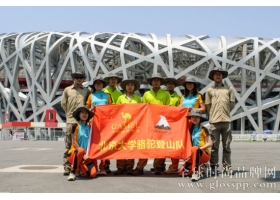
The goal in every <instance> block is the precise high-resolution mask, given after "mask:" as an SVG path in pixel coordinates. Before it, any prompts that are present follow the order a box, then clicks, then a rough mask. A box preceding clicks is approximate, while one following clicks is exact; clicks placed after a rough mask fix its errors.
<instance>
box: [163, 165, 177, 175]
mask: <svg viewBox="0 0 280 200" xmlns="http://www.w3.org/2000/svg"><path fill="white" fill-rule="evenodd" d="M164 173H165V174H176V173H178V169H174V168H173V167H172V166H171V167H169V169H168V170H165V171H164Z"/></svg>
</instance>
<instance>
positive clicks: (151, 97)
mask: <svg viewBox="0 0 280 200" xmlns="http://www.w3.org/2000/svg"><path fill="white" fill-rule="evenodd" d="M143 103H152V104H160V105H170V94H169V92H167V91H165V90H163V89H161V88H160V89H159V90H158V91H157V93H155V92H154V90H153V89H151V90H150V91H147V92H145V93H144V95H143Z"/></svg>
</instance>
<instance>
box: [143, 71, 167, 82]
mask: <svg viewBox="0 0 280 200" xmlns="http://www.w3.org/2000/svg"><path fill="white" fill-rule="evenodd" d="M153 78H159V79H160V80H161V85H164V84H165V81H164V78H162V76H161V74H160V73H156V74H152V77H150V78H147V82H148V83H149V85H152V79H153Z"/></svg>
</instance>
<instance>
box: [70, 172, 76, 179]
mask: <svg viewBox="0 0 280 200" xmlns="http://www.w3.org/2000/svg"><path fill="white" fill-rule="evenodd" d="M75 180H76V176H75V174H73V173H72V172H71V173H70V174H69V176H68V181H75Z"/></svg>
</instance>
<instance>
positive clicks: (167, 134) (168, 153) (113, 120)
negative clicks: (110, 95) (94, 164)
mask: <svg viewBox="0 0 280 200" xmlns="http://www.w3.org/2000/svg"><path fill="white" fill-rule="evenodd" d="M187 114H188V108H182V107H174V106H165V105H157V104H144V103H140V104H119V105H103V106H96V107H95V113H94V118H93V121H92V131H91V137H90V141H89V148H88V155H89V157H91V158H93V159H134V158H182V159H186V158H188V157H189V156H190V155H191V152H190V149H191V142H190V139H191V138H190V134H189V127H187V118H186V116H187Z"/></svg>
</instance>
